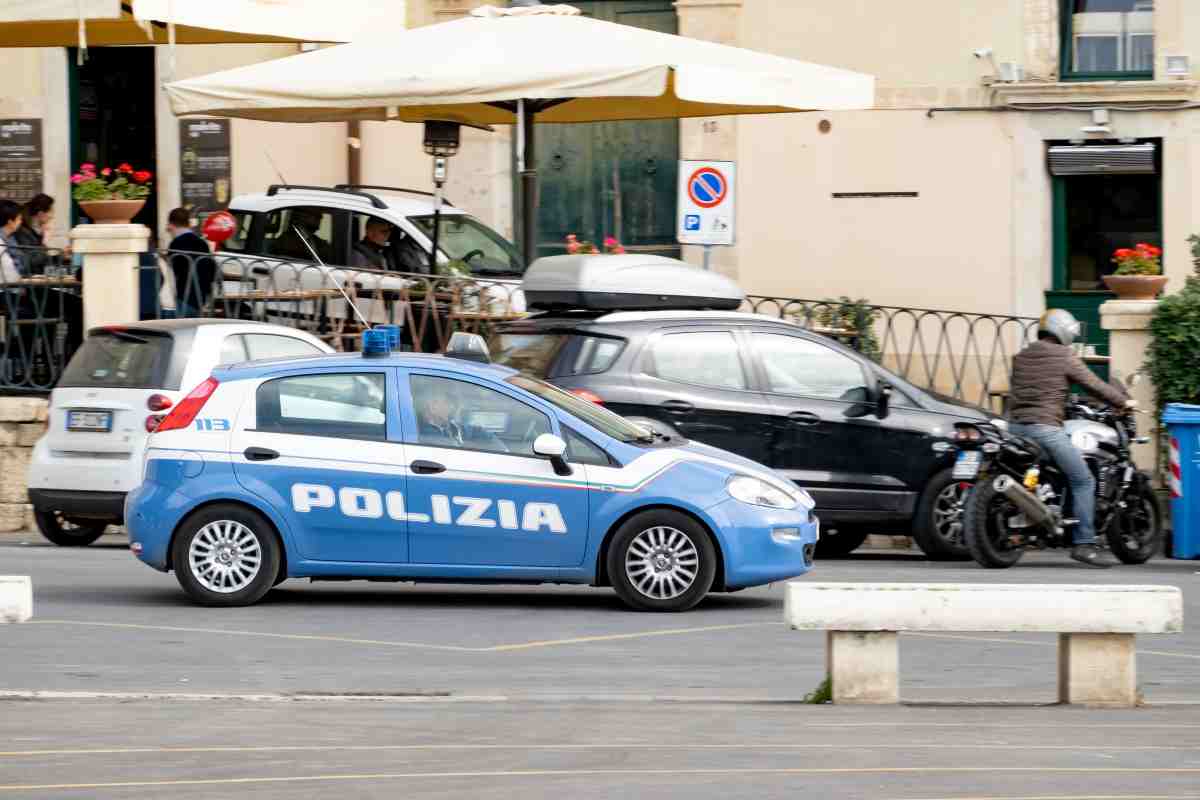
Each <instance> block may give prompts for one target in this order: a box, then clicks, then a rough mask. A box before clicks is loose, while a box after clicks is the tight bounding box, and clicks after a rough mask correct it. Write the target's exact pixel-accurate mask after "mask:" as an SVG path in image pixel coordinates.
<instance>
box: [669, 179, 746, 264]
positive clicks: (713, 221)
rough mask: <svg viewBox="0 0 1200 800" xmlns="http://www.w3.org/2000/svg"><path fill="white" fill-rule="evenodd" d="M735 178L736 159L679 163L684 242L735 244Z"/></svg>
mask: <svg viewBox="0 0 1200 800" xmlns="http://www.w3.org/2000/svg"><path fill="white" fill-rule="evenodd" d="M735 178H736V164H735V163H734V162H732V161H680V162H679V219H678V226H677V233H676V238H677V239H678V240H679V243H680V244H703V245H714V244H720V245H729V244H733V223H734V206H733V195H734V186H735V182H734V181H735Z"/></svg>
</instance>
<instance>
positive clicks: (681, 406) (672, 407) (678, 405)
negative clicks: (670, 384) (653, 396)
mask: <svg viewBox="0 0 1200 800" xmlns="http://www.w3.org/2000/svg"><path fill="white" fill-rule="evenodd" d="M662 407H663V410H664V411H666V412H667V413H668V414H677V415H679V416H683V415H684V414H690V413H692V412H693V411H695V410H696V407H695V406H694V405H692V404H691V403H688V402H685V401H683V400H667V401H664V402H663V404H662Z"/></svg>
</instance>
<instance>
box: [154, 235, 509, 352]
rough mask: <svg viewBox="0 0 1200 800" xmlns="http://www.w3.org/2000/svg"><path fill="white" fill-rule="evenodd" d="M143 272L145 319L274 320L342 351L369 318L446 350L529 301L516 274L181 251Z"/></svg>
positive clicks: (405, 338) (417, 344) (424, 345)
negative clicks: (458, 335)
mask: <svg viewBox="0 0 1200 800" xmlns="http://www.w3.org/2000/svg"><path fill="white" fill-rule="evenodd" d="M141 271H142V276H141V285H142V298H143V308H142V317H143V318H144V319H161V318H170V317H223V318H227V319H244V320H255V321H260V322H273V323H277V324H282V325H289V326H292V327H296V328H300V329H302V330H306V331H308V332H310V333H312V334H314V335H315V336H318V337H320V338H322V339H324V340H325V341H326V342H328V343H329V344H330V345H331V346H332V347H334V349H337V350H355V349H357V348H358V342H359V338H360V335H361V333H362V330H363V328H364V327H365V326H366V325H374V324H379V323H390V324H394V325H399V326H400V328H401V345H402V346H403V347H404V348H405V349H407V350H411V351H414V352H441V351H442V350H444V349H445V346H446V343H447V341H448V340H449V338H450V335H451V334H452V333H454V332H455V331H460V330H461V331H468V332H471V333H481V334H483V335H485V336H487V335H489V334H490V332H491V329H492V327H493V326H494V325H495V324H496V323H498V322H501V321H504V320H508V319H515V318H519V317H521V316H523V313H524V308H525V304H524V295H523V293H522V292H521V288H520V281H519V279H510V280H501V279H496V280H489V279H484V278H476V277H471V276H457V275H436V276H433V275H420V274H415V273H400V272H388V271H384V270H378V269H369V268H358V267H355V268H348V267H326V266H321V265H318V264H312V263H308V262H293V261H281V260H278V259H268V258H259V257H255V256H243V255H237V254H230V253H214V254H203V253H187V252H179V251H163V252H161V253H158V254H157V256H156V258H154V259H153V260H152V261H148V262H147V263H144V264H143V265H142V267H141ZM147 298H150V299H149V301H147ZM351 305H353V308H351Z"/></svg>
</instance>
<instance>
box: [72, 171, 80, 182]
mask: <svg viewBox="0 0 1200 800" xmlns="http://www.w3.org/2000/svg"><path fill="white" fill-rule="evenodd" d="M71 183H83V176H82V175H80V174H79V173H78V172H76V173H75V174H74V175H72V176H71Z"/></svg>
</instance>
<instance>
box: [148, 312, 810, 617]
mask: <svg viewBox="0 0 1200 800" xmlns="http://www.w3.org/2000/svg"><path fill="white" fill-rule="evenodd" d="M372 333H375V331H368V336H369V335H370V334H372ZM459 336H461V335H459ZM473 338H474V340H475V341H471V340H470V338H468V339H466V340H465V345H466V346H465V347H463V348H459V349H460V350H461V351H462V352H460V353H459V355H460V356H467V357H453V355H454V354H453V353H452V354H451V356H435V355H416V354H409V353H389V352H387V348H386V346H384V347H383V348H379V347H377V346H376V345H375V344H372V345H370V346H365V347H364V351H366V352H364V354H345V355H325V356H312V357H299V358H289V359H276V360H271V361H260V362H251V363H247V364H241V365H236V366H229V367H224V368H219V369H217V370H216V371H215V372H213V374H212V376H211V377H210V378H208V379H207V380H205V381H204V382H203V383H201V384H200V385H199V386H197V387H196V388H195V389H194V390H193V391H192V392H191V393H190V394H189V395H188V396H187V397H186V398H185V399H183V400H182V401H181V402H179V403H178V404H177V405H176V406H175V408H174V409H173V410H172V411H171V413H170V414H169V415H168V416H167V417H166V419H165V420H163V422H162V423H161V425H160V426H159V428H158V431H157V432H156V433H155V434H154V435H153V436H152V437H151V440H150V442H149V446H148V448H147V452H146V458H145V468H144V479H143V482H142V484H141V486H140V487H139V488H138V489H136V490H134V491H133V492H131V493H130V494H129V496H128V499H127V503H126V509H125V519H126V522H127V525H128V528H129V535H130V547H131V549H132V550H133V552H134V553H135V554H136V555H137V556H138V558H140V559H141V560H142V561H144V562H145V563H147V564H149V565H150V566H152V567H154V568H155V569H158V570H162V571H168V570H174V571H175V575H176V577H177V579H178V581H179V583H180V585H181V586H182V587H183V589H184V591H185V592H186V593H187V594H188V595H189V596H190V597H191V598H192V599H194V600H195V601H196V602H198V603H201V604H204V605H211V606H240V605H248V604H251V603H254V602H256V601H258V600H259V599H260V598H262V597H263V595H265V594H266V593H267V592H268V591H269V590H270V589H271V587H272V586H275V585H276V584H278V583H280V582H281V581H283V580H285V579H287V578H310V579H313V580H347V579H372V580H399V581H437V582H464V583H471V582H477V583H503V582H514V583H573V584H589V585H593V586H612V587H613V588H614V589H615V590H616V592H617V594H618V595H619V596H620V597H621V599H622V600H623V601H624V602H625V603H626V604H627V605H628V606H630V607H632V608H634V609H639V610H648V611H682V610H685V609H688V608H691V607H692V606H694V605H696V603H698V602H699V601H700V600H701V599H702V598H703V597H704V596H705V594H706V593H708V592H710V591H732V590H736V589H740V588H744V587H749V586H755V585H760V584H765V583H768V582H772V581H778V580H782V579H785V578H791V577H794V576H797V575H800V574H802V573H804V572H806V571H807V570H808V569H809V567H810V566H811V564H812V554H813V550H814V545H815V544H816V541H817V537H818V535H819V533H818V528H819V523H818V520H817V519H816V518H815V517H814V516H813V514H812V510H813V501H812V499H811V498H810V497H809V495H808V494H807V493H806V492H805V491H803V490H802V489H799V488H797V487H796V486H795V484H793V483H792V482H791V481H790V480H788V479H787V478H784V477H782V476H780V475H777V474H775V473H774V472H772V471H771V470H769V469H767V468H766V467H763V466H761V465H759V464H757V463H755V462H753V461H748V460H745V459H742V458H739V457H737V456H734V455H731V454H729V453H726V452H724V451H722V450H717V449H714V448H711V447H708V446H705V445H701V444H698V443H693V442H687V441H682V440H678V439H665V438H664V437H662V436H661V434H655V435H651V434H650V433H649V432H647V431H646V430H645V429H644V428H641V427H639V426H636V425H634V424H632V423H630V422H627V421H626V420H624V419H622V418H621V417H619V416H617V415H615V414H613V413H612V412H610V411H607V410H605V409H603V408H601V407H599V406H596V405H595V404H593V403H589V402H587V401H586V400H582V399H580V398H577V397H575V396H573V395H571V394H568V393H566V392H564V391H562V390H560V389H557V388H555V387H553V386H551V385H549V384H547V383H543V382H541V381H538V380H535V379H532V378H528V377H524V376H522V375H520V374H518V373H517V372H515V371H513V370H511V369H508V368H504V367H499V366H493V365H491V364H487V363H478V362H479V361H480V360H482V361H486V351H484V353H485V354H484V355H483V356H482V357H481V358H477V359H475V360H471V358H469V356H470V352H469V350H470V347H471V346H475V347H479V346H480V345H482V340H478V337H473ZM378 349H382V350H384V352H382V353H373V352H371V351H372V350H378Z"/></svg>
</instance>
